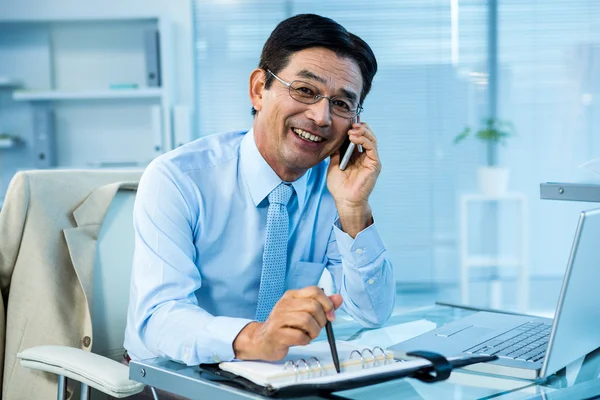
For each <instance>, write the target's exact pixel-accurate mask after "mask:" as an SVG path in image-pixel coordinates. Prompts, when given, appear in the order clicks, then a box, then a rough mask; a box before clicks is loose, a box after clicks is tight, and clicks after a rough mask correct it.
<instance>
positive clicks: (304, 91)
mask: <svg viewBox="0 0 600 400" xmlns="http://www.w3.org/2000/svg"><path fill="white" fill-rule="evenodd" d="M296 90H297V91H298V92H300V93H301V94H303V95H306V96H314V95H315V92H314V90H312V89H311V88H309V87H306V86H300V87H299V88H297V89H296Z"/></svg>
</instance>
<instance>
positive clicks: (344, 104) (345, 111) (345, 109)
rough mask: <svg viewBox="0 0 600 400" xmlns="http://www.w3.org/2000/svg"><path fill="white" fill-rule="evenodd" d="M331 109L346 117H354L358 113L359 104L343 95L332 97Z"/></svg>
mask: <svg viewBox="0 0 600 400" xmlns="http://www.w3.org/2000/svg"><path fill="white" fill-rule="evenodd" d="M330 104H331V111H332V112H333V113H334V114H336V115H339V116H340V117H344V118H352V117H354V116H355V115H356V114H357V113H358V104H355V103H354V102H352V101H350V100H348V99H345V98H343V97H341V98H338V97H334V98H333V99H331V102H330Z"/></svg>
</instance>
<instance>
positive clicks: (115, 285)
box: [17, 190, 144, 400]
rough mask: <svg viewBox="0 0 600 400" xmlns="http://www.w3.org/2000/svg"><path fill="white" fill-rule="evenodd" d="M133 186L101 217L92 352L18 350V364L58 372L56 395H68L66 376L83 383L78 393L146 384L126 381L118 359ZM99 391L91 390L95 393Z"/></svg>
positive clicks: (116, 392) (121, 391)
mask: <svg viewBox="0 0 600 400" xmlns="http://www.w3.org/2000/svg"><path fill="white" fill-rule="evenodd" d="M134 199H135V191H134V190H119V191H117V192H116V194H115V197H114V199H113V201H112V202H111V204H110V207H109V209H108V211H107V213H106V215H105V217H104V220H103V222H102V226H101V228H100V231H99V234H98V240H97V246H96V254H95V261H94V268H93V275H94V276H93V302H92V303H91V304H90V308H91V310H90V312H91V315H92V329H93V339H94V340H93V344H92V352H91V353H90V352H88V351H85V350H82V349H80V348H74V347H68V346H36V347H32V348H28V349H26V350H23V351H21V352H20V353H18V354H17V358H18V359H19V360H20V363H21V366H23V367H26V368H30V369H33V370H38V371H44V372H49V373H53V374H56V375H58V396H57V398H58V399H60V400H62V399H65V398H66V391H67V390H66V389H67V380H68V379H72V380H75V381H78V382H80V383H81V391H80V398H81V399H86V400H87V399H89V398H90V395H91V390H90V388H94V389H96V390H98V391H100V392H102V393H104V394H106V395H109V396H112V397H116V398H123V397H128V396H131V395H134V394H136V393H139V392H141V391H142V390H143V389H144V385H143V384H141V383H138V382H134V381H131V380H129V368H128V367H127V366H125V365H123V364H122V363H121V362H119V361H121V360H122V357H123V352H124V349H123V337H124V332H125V325H126V320H127V306H128V300H129V283H130V278H131V264H132V258H133V247H134V235H133V223H132V215H133V203H134ZM96 396H97V393H95V397H96Z"/></svg>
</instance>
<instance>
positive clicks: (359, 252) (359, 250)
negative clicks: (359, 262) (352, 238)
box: [355, 249, 363, 254]
mask: <svg viewBox="0 0 600 400" xmlns="http://www.w3.org/2000/svg"><path fill="white" fill-rule="evenodd" d="M355 252H356V254H362V252H363V249H356V250H355Z"/></svg>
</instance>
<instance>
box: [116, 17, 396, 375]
mask: <svg viewBox="0 0 600 400" xmlns="http://www.w3.org/2000/svg"><path fill="white" fill-rule="evenodd" d="M376 70H377V63H376V60H375V56H374V54H373V52H372V51H371V49H370V48H369V46H368V45H367V44H366V43H365V42H364V41H363V40H361V39H360V38H358V37H357V36H355V35H353V34H351V33H348V32H347V31H346V30H345V29H344V28H343V27H342V26H341V25H339V24H337V23H336V22H334V21H332V20H330V19H328V18H323V17H320V16H317V15H312V14H304V15H297V16H295V17H292V18H289V19H287V20H285V21H283V22H281V23H280V24H279V25H278V26H277V27H276V28H275V30H274V31H273V32H272V34H271V36H270V37H269V39H268V40H267V42H266V43H265V46H264V48H263V51H262V55H261V59H260V64H259V68H258V69H256V70H254V71H253V72H252V73H251V75H250V100H251V102H252V106H253V114H254V122H253V126H252V129H251V130H250V131H249V132H241V133H240V132H235V133H225V134H218V135H211V136H207V137H204V138H201V139H199V140H196V141H194V142H192V143H189V144H187V145H185V146H182V147H180V148H178V149H176V150H174V151H172V152H170V153H167V154H164V155H163V156H161V157H158V158H157V159H156V160H154V161H153V162H152V163H151V164H150V166H149V167H148V168H147V170H146V171H145V173H144V175H143V177H142V179H141V182H140V185H139V190H138V195H137V198H136V204H135V210H134V225H135V237H136V242H135V246H136V247H135V255H134V265H133V273H132V282H131V296H130V305H129V314H128V324H127V331H126V335H125V348H126V349H127V351H128V353H129V355H130V357H131V358H133V359H145V358H152V357H166V358H169V359H173V360H176V361H180V362H182V363H185V364H187V365H196V364H199V363H206V362H219V361H225V360H231V359H234V358H237V359H246V360H250V359H261V360H280V359H282V358H283V357H285V355H286V354H287V352H288V349H289V347H290V346H295V345H306V344H308V343H309V342H310V341H311V340H312V339H314V338H315V337H317V336H318V335H319V333H320V331H321V329H322V328H323V327H324V325H325V323H326V322H327V320H330V321H332V320H333V319H334V318H335V313H334V311H335V310H336V309H337V308H339V307H340V306H341V307H342V308H343V309H344V310H345V311H346V312H348V313H349V314H350V315H352V316H353V317H354V318H355V319H356V320H357V321H359V322H360V323H361V324H363V325H364V326H368V327H376V326H380V325H381V324H382V323H384V322H385V321H386V320H387V319H388V317H389V315H390V314H391V311H392V309H393V305H394V298H395V285H394V278H393V272H392V267H391V265H390V263H389V261H388V260H387V259H386V257H385V248H384V246H383V243H382V241H381V239H380V237H379V234H378V232H377V229H376V227H375V224H374V220H373V217H372V214H371V208H370V206H369V203H368V197H369V195H370V193H371V192H372V190H373V188H374V185H375V182H376V180H377V177H378V175H379V173H380V170H381V163H380V160H379V155H378V153H377V141H376V138H375V135H374V134H373V132H372V131H371V129H370V128H369V126H368V125H367V124H366V123H364V122H359V119H358V118H359V117H358V114H359V113H360V111H361V109H362V106H361V104H362V102H363V100H364V99H365V97H366V95H367V93H368V92H369V90H370V88H371V83H372V80H373V76H374V75H375V72H376ZM347 140H350V141H351V142H352V143H354V144H355V145H357V146H358V145H360V146H362V148H363V149H364V151H363V152H355V153H354V154H353V156H352V158H351V160H350V162H349V164H348V166H347V168H346V169H345V170H343V171H342V170H341V169H340V159H341V156H342V154H341V150H340V146H342V144H343V143H344V141H347ZM325 268H327V269H328V270H329V272H330V273H331V275H332V277H333V281H334V284H335V288H336V292H337V294H333V295H331V296H327V295H325V294H324V293H323V291H322V290H321V289H319V288H318V287H317V286H315V285H316V284H317V283H318V281H319V278H320V276H321V274H322V272H323V270H324V269H325Z"/></svg>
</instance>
